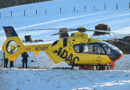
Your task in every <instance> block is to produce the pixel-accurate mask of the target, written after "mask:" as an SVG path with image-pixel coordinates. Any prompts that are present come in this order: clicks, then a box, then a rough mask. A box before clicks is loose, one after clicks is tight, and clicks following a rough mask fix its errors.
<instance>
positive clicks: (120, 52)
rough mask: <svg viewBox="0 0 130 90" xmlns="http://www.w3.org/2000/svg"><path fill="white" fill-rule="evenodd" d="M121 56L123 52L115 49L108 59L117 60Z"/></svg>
mask: <svg viewBox="0 0 130 90" xmlns="http://www.w3.org/2000/svg"><path fill="white" fill-rule="evenodd" d="M122 56H123V52H122V51H120V50H119V51H116V53H113V54H111V55H110V59H111V60H112V61H117V60H119V59H121V57H122Z"/></svg>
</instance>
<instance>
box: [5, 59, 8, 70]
mask: <svg viewBox="0 0 130 90" xmlns="http://www.w3.org/2000/svg"><path fill="white" fill-rule="evenodd" d="M7 67H8V59H4V68H7Z"/></svg>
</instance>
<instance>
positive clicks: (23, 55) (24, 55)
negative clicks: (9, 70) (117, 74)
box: [21, 52, 29, 68]
mask: <svg viewBox="0 0 130 90" xmlns="http://www.w3.org/2000/svg"><path fill="white" fill-rule="evenodd" d="M21 56H22V58H23V59H22V63H23V64H22V68H24V65H25V66H26V68H28V65H27V63H28V57H29V56H28V53H27V52H24V53H22V55H21Z"/></svg>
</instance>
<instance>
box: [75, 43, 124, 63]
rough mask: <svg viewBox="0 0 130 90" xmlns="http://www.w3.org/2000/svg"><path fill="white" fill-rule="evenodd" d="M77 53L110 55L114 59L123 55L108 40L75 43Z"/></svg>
mask: <svg viewBox="0 0 130 90" xmlns="http://www.w3.org/2000/svg"><path fill="white" fill-rule="evenodd" d="M74 51H75V52H76V53H84V54H99V55H108V56H109V58H110V59H111V60H113V61H115V60H117V59H118V58H119V57H120V56H121V55H122V53H121V51H120V50H119V49H118V48H116V47H114V46H113V45H111V44H109V43H107V42H96V43H85V44H77V45H74Z"/></svg>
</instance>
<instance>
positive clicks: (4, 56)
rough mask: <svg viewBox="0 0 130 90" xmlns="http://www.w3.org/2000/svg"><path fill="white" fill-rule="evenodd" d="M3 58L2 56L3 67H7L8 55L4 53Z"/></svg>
mask: <svg viewBox="0 0 130 90" xmlns="http://www.w3.org/2000/svg"><path fill="white" fill-rule="evenodd" d="M3 58H4V68H7V67H8V56H7V55H6V54H5V53H4V54H3Z"/></svg>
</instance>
